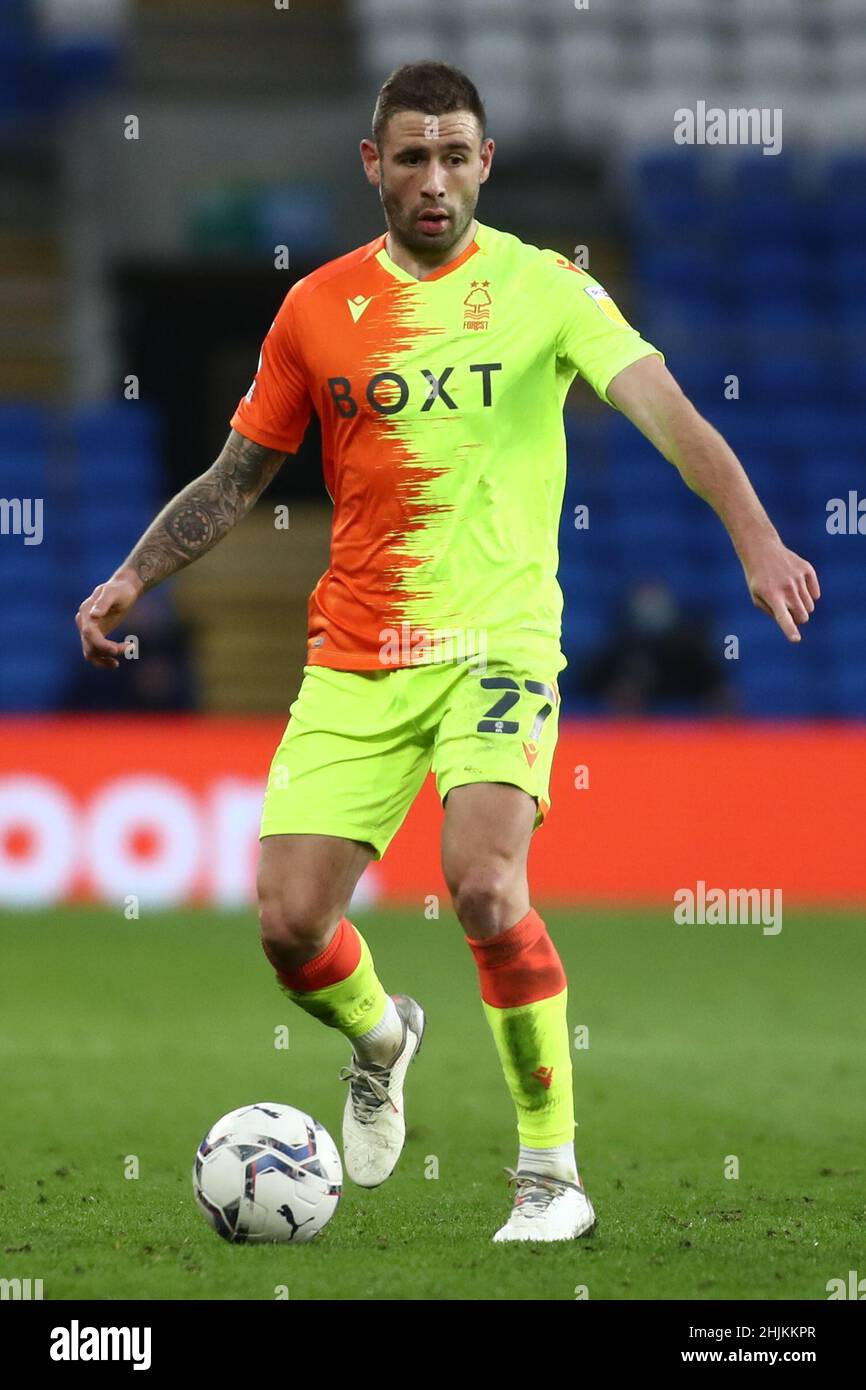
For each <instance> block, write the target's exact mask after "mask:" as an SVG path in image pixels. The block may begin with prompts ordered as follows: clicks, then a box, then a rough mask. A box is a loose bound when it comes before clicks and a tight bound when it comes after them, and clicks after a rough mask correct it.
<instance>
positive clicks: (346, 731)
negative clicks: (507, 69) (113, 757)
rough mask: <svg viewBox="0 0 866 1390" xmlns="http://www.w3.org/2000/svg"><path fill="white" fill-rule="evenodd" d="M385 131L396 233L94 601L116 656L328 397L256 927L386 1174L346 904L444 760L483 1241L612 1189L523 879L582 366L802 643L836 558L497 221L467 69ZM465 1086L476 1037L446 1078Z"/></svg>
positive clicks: (320, 302)
mask: <svg viewBox="0 0 866 1390" xmlns="http://www.w3.org/2000/svg"><path fill="white" fill-rule="evenodd" d="M372 135H373V138H372V139H370V140H367V139H365V140H363V141H362V142H361V146H360V153H361V158H362V161H363V166H364V172H365V174H366V176H367V179H368V180H369V182H370V183H371V184H372V185H373V187H374V188H377V189H378V190H379V196H380V199H381V201H382V206H383V209H384V213H385V221H386V224H387V231H386V232H384V233H383V234H381V235H379V236H377V237H375V238H374V240H373V241H371V242H369V243H368V244H367V245H366V246H361V247H358V248H357V249H356V250H353V251H350V252H349V253H348V254H347V255H344V256H340V257H338V258H337V259H336V260H332V261H329V262H328V263H327V264H325V265H323V266H321V267H320V268H319V269H318V270H315V271H314V272H313V273H312V274H310V275H308V276H306V277H305V278H304V279H302V280H300V281H298V283H297V284H295V285H293V286H292V288H291V289H290V290H289V293H288V294H287V295H286V298H285V300H284V302H283V304H282V306H281V308H280V310H279V312H278V313H277V316H276V319H275V320H274V323H273V325H272V327H271V329H270V331H269V332H268V334H267V336H266V337H265V339H264V344H263V346H262V351H261V356H260V360H259V365H258V370H257V372H256V376H255V379H254V381H253V383H252V385H251V386H250V389H249V391H248V392H247V393H246V395H245V396H244V397H243V399H242V400H241V401H240V403H239V405H238V407H237V410H236V411H235V413H234V415H233V416H232V419H231V433H230V434H229V437H228V439H227V441H226V444H225V446H224V448H223V450H222V453H221V454H220V456H219V458H218V459H217V460H216V462H215V463H214V464H213V465H212V467H211V468H210V469H208V471H207V472H205V473H203V474H202V475H201V476H200V477H199V478H197V479H195V481H193V482H191V483H190V484H189V485H188V486H187V487H186V488H185V489H184V490H183V491H182V492H181V493H179V494H178V496H177V497H175V498H174V500H173V501H171V502H169V503H168V505H167V506H166V507H165V508H164V510H163V511H162V512H161V513H160V515H159V516H158V517H157V518H156V520H155V521H154V522H153V524H152V525H151V526H150V528H149V529H148V530H147V532H146V533H145V534H144V536H143V537H142V538H141V540H140V541H139V543H138V544H137V546H136V547H135V549H134V550H133V551H132V553H131V554H130V556H129V557H128V559H127V560H126V561H125V562H124V563H123V564H122V565H121V567H120V568H119V569H118V570H117V572H116V573H115V575H114V576H113V577H112V578H111V579H110V580H109V581H108V582H107V583H106V584H101V585H99V586H98V587H97V588H96V589H95V590H94V592H93V593H92V594H91V595H90V597H89V598H88V599H86V600H85V602H84V603H83V604H82V606H81V608H80V610H79V613H78V616H77V622H78V626H79V629H80V633H81V639H82V644H83V650H84V654H85V656H86V657H87V658H88V660H90V661H91V662H93V663H94V664H95V665H97V666H104V667H117V666H118V664H119V657H120V656H121V654H122V652H123V645H122V643H119V642H113V641H110V640H108V638H107V636H106V634H107V633H108V632H110V631H111V630H112V629H113V628H114V627H115V626H116V625H117V623H118V622H120V621H121V619H123V618H124V617H125V615H126V614H127V613H128V612H129V610H130V608H131V607H132V605H133V604H134V602H135V601H136V599H137V598H138V596H139V595H140V594H141V593H142V592H143V591H144V590H146V589H150V588H151V587H152V586H153V585H155V584H158V583H159V582H160V581H161V580H163V579H166V578H167V577H168V576H169V575H172V574H174V573H176V571H178V570H180V569H181V568H182V567H183V566H185V565H187V564H189V563H190V562H191V561H193V560H195V559H197V558H198V556H199V555H202V554H203V553H204V552H205V551H207V550H209V549H210V548H211V546H213V545H214V544H215V543H216V542H217V541H218V540H219V539H220V538H221V537H222V536H224V535H225V534H226V532H227V531H228V530H229V529H230V528H231V527H232V526H234V525H235V524H236V523H237V522H238V521H239V520H240V518H241V517H242V516H243V515H244V514H245V513H246V512H247V511H248V510H249V508H250V507H251V506H252V505H253V503H254V502H255V500H256V499H257V497H258V496H259V494H260V493H261V492H262V491H263V490H264V488H265V487H266V486H267V485H268V483H269V482H270V481H271V479H272V478H273V477H274V474H275V473H276V472H277V470H278V468H279V467H280V465H281V464H282V463H283V460H284V459H285V458H286V456H287V455H289V454H292V453H294V452H295V451H296V450H297V449H298V447H299V445H300V443H301V440H302V439H303V436H304V432H305V430H306V428H307V425H308V422H309V419H310V415H311V412H312V411H313V410H316V411H317V413H318V415H319V418H320V420H321V424H322V441H323V469H324V478H325V483H326V486H327V489H328V493H329V494H330V496H331V499H332V501H333V504H334V516H333V530H332V541H331V555H330V565H329V567H328V569H327V571H326V573H325V574H324V575H323V576H322V578H321V579H320V580H319V582H318V584H317V585H316V587H315V590H314V592H313V594H312V596H311V598H310V603H309V629H308V650H307V664H306V665H305V667H304V676H303V680H302V682H301V686H300V690H299V692H298V695H297V698H296V699H295V701H294V703H293V704H292V706H291V709H290V716H291V717H290V719H289V723H288V726H287V728H286V731H285V734H284V736H283V740H282V742H281V743H280V745H279V747H278V749H277V751H276V754H275V756H274V759H273V763H272V767H271V772H270V776H269V779H268V786H267V791H266V795H265V803H264V812H263V817H262V824H261V836H262V840H261V857H260V868H259V875H258V895H259V904H260V920H261V929H262V942H263V947H264V950H265V953H266V954H267V956H268V959H269V960H270V961H271V963H272V965H273V966H274V969H275V971H276V974H277V977H278V979H279V981H280V983H281V984H282V986H283V988H284V989H285V990H286V991H287V992H288V993H289V995H290V997H291V998H292V999H293V1000H294V1001H295V1003H296V1004H298V1005H299V1006H300V1007H301V1008H302V1009H304V1010H305V1011H306V1012H307V1013H309V1014H311V1015H312V1016H313V1017H315V1018H318V1019H320V1020H321V1021H322V1023H324V1024H325V1025H326V1026H327V1027H330V1028H336V1029H338V1030H339V1031H340V1032H341V1033H342V1034H343V1035H344V1036H345V1037H346V1038H347V1039H348V1040H349V1042H350V1043H351V1047H352V1057H351V1062H350V1064H349V1065H348V1066H347V1067H345V1068H344V1069H343V1070H342V1071H341V1072H340V1077H341V1078H342V1079H344V1080H347V1081H348V1082H349V1083H350V1084H349V1088H348V1093H347V1097H346V1105H345V1113H344V1121H343V1141H344V1151H345V1160H346V1168H347V1171H348V1174H349V1176H350V1177H351V1178H352V1179H353V1180H354V1181H355V1182H356V1183H359V1184H360V1185H361V1186H364V1187H376V1186H378V1185H379V1184H380V1183H382V1182H383V1181H384V1180H385V1179H386V1178H387V1177H389V1176H390V1174H391V1172H392V1171H393V1169H394V1166H395V1164H396V1162H397V1159H398V1158H399V1155H400V1152H401V1149H402V1147H403V1141H404V1137H405V1119H404V1106H403V1087H404V1082H405V1078H406V1072H407V1068H408V1066H409V1063H410V1062H411V1060H412V1059H413V1057H414V1056H415V1055H416V1053H417V1051H418V1049H419V1047H420V1045H421V1040H422V1037H423V1034H424V1026H425V1020H424V1012H423V1010H422V1008H421V1006H420V1005H419V1004H418V1002H417V1001H415V1000H414V999H411V998H409V997H408V996H406V995H403V994H393V995H391V994H388V993H386V991H385V988H384V986H383V984H382V983H381V982H380V980H379V977H378V975H377V973H376V967H375V964H374V961H373V958H372V956H371V953H370V950H369V947H368V945H367V943H366V942H365V940H364V939H363V937H362V936H361V934H360V932H359V931H358V929H357V927H356V926H355V925H354V924H353V923H352V922H351V921H350V920H349V918H348V917H347V916H346V915H345V913H346V911H347V909H348V906H349V903H350V900H351V897H352V893H353V890H354V888H355V885H356V884H357V882H358V879H359V877H360V875H361V874H362V873H363V871H364V869H365V867H366V866H367V864H368V863H369V862H370V860H371V859H381V857H382V855H383V854H384V853H385V851H386V849H387V847H388V845H389V843H390V841H391V839H392V838H393V836H394V834H395V833H396V831H397V830H398V828H399V826H400V825H401V823H402V821H403V819H404V817H405V816H406V813H407V811H408V809H409V806H410V805H411V803H412V801H413V800H414V798H415V796H416V795H417V793H418V791H419V789H420V787H421V785H422V783H423V782H424V779H425V777H426V776H427V773H428V771H429V770H430V769H431V766H432V770H433V772H434V773H435V777H436V786H437V791H438V794H439V796H440V798H441V801H442V804H443V807H444V819H443V830H442V865H443V871H444V876H445V879H446V882H447V884H448V888H449V890H450V893H451V896H452V901H453V904H454V909H455V912H456V915H457V917H458V919H459V921H460V923H461V926H462V928H463V931H464V933H465V935H466V939H467V942H468V946H469V949H470V950H471V952H472V955H473V957H474V959H475V963H476V965H477V968H478V977H479V983H480V993H481V998H482V1001H483V1007H484V1011H485V1014H486V1016H487V1019H488V1022H489V1024H490V1028H491V1030H492V1033H493V1039H494V1043H495V1046H496V1050H497V1052H498V1055H499V1059H500V1062H501V1065H502V1070H503V1073H504V1077H505V1082H506V1084H507V1086H508V1089H509V1091H510V1093H511V1096H512V1098H513V1102H514V1106H515V1110H516V1115H517V1132H518V1143H519V1152H518V1159H517V1166H516V1169H514V1170H512V1169H506V1171H507V1172H509V1173H510V1174H511V1177H510V1185H512V1186H513V1189H514V1190H513V1193H512V1196H513V1208H512V1210H511V1212H510V1214H509V1216H508V1219H507V1220H506V1222H505V1224H504V1225H503V1226H502V1227H501V1229H500V1230H498V1231H497V1232H496V1233H495V1234H494V1236H493V1239H494V1240H496V1241H512V1240H533V1241H555V1240H567V1239H572V1238H575V1237H578V1236H581V1235H585V1234H587V1233H588V1232H590V1231H591V1230H592V1229H593V1228H594V1225H595V1212H594V1210H593V1207H592V1203H591V1202H590V1200H589V1197H588V1196H587V1193H586V1191H585V1190H584V1186H583V1182H582V1180H581V1173H580V1171H579V1168H578V1164H577V1161H576V1158H575V1152H574V1129H575V1121H574V1101H573V1095H572V1071H571V1058H570V1048H569V1030H568V1026H567V1021H566V1000H567V989H566V977H565V973H564V971H563V967H562V963H561V961H560V958H559V955H558V953H557V950H556V947H555V945H554V943H553V941H552V940H551V938H550V936H549V935H548V932H547V929H546V926H545V923H544V921H543V920H542V918H541V917H540V916H539V914H538V912H537V911H536V910H535V909H534V908H533V907H532V906H531V903H530V894H529V887H528V883H527V852H528V847H529V843H530V839H531V836H532V834H533V831H534V830H536V829H537V828H539V827H540V826H541V824H542V822H543V820H544V818H545V816H546V814H547V813H548V811H549V809H550V789H549V784H550V769H551V762H552V759H553V751H554V747H555V744H556V738H557V724H558V717H559V706H560V698H559V690H558V687H557V675H558V673H559V672H560V671H561V670H562V668H563V667H564V665H565V659H564V657H563V655H562V651H561V648H560V627H561V612H562V594H561V591H560V588H559V585H558V583H557V579H556V572H557V562H558V555H557V531H558V523H559V517H560V511H561V507H562V498H563V490H564V479H565V462H566V451H565V438H564V431H563V421H562V407H563V401H564V398H565V395H566V392H567V390H568V387H569V385H570V384H571V382H572V381H573V379H574V377H575V375H577V374H580V376H582V377H583V378H584V379H585V380H586V381H587V382H588V383H589V385H590V386H591V387H592V388H593V390H595V391H596V393H597V394H598V395H599V396H600V397H601V399H602V400H604V401H606V402H607V403H609V404H610V405H612V406H614V407H615V408H616V409H618V410H620V411H622V412H623V414H625V415H626V416H627V417H628V418H629V419H630V420H631V421H632V422H633V423H634V424H635V425H636V426H637V428H638V429H640V430H641V431H642V432H643V433H644V434H645V435H646V436H647V438H648V439H650V440H651V441H652V443H653V444H654V445H655V446H656V447H657V448H658V450H659V451H660V452H661V453H662V454H663V455H664V457H665V458H666V459H668V460H669V461H670V462H671V463H672V464H674V465H675V466H676V468H677V469H678V470H679V472H680V474H681V475H682V477H683V479H684V481H685V482H686V484H687V485H688V486H689V487H690V488H692V489H693V490H694V491H695V492H697V493H699V494H700V495H701V496H702V497H704V498H705V499H706V501H707V502H708V503H709V504H710V505H711V506H712V507H713V508H714V509H715V511H716V512H717V513H718V515H719V517H720V518H721V520H722V522H723V523H724V525H725V526H726V527H727V530H728V532H729V533H730V537H731V540H732V542H733V545H734V548H735V550H736V553H737V555H738V557H739V559H740V561H741V563H742V566H743V570H744V573H745V579H746V584H747V586H748V590H749V593H750V595H751V597H752V600H753V602H754V603H755V604H756V605H758V606H759V607H761V608H763V609H764V610H765V611H766V612H767V613H768V614H769V615H770V616H771V617H773V618H774V619H775V620H776V622H777V623H778V624H779V626H780V627H781V629H782V631H783V633H784V634H785V635H786V636H787V637H788V638H789V639H790V640H791V641H799V639H800V634H799V632H798V630H797V629H798V625H800V624H802V623H805V622H808V619H809V614H810V613H811V612H812V611H813V609H814V605H815V600H816V599H817V598H818V597H819V589H818V583H817V579H816V577H815V573H814V570H813V569H812V567H811V565H809V564H808V563H806V562H805V561H804V560H802V559H800V558H799V557H798V556H797V555H795V554H794V553H793V552H792V551H790V550H787V549H786V548H785V546H784V545H783V543H782V541H781V540H780V538H779V535H778V533H777V532H776V530H775V528H774V527H773V525H772V523H771V521H770V520H769V518H768V516H767V514H766V512H765V511H764V509H763V507H762V506H761V504H760V502H759V500H758V498H757V497H756V495H755V492H754V491H753V489H752V487H751V484H750V483H749V481H748V479H747V477H746V475H745V473H744V471H743V469H742V467H741V466H740V464H739V463H738V461H737V459H736V458H735V457H734V455H733V454H732V452H731V450H730V449H729V448H728V446H727V444H726V443H725V442H724V440H723V439H722V438H721V437H720V435H719V434H718V433H717V432H716V430H714V429H713V428H712V427H711V426H710V425H709V424H708V423H707V422H706V421H705V420H704V419H702V417H701V416H700V415H699V414H698V413H697V411H696V410H695V409H694V407H693V406H692V405H691V404H690V403H689V401H688V400H687V399H686V397H685V396H684V395H683V393H682V391H681V390H680V388H679V387H678V385H677V383H676V382H675V381H674V380H673V378H672V377H671V375H670V373H669V372H668V370H667V368H666V367H665V365H664V361H663V358H662V355H661V353H660V352H659V351H658V350H657V349H656V348H654V347H653V346H652V345H651V344H650V343H647V342H645V341H644V340H643V339H642V338H641V337H640V335H639V334H638V332H637V331H636V330H635V329H634V328H632V327H630V326H629V325H628V324H627V323H626V321H625V320H624V319H623V317H622V315H621V314H620V313H619V311H618V309H617V308H616V306H615V305H614V304H613V302H612V301H611V299H610V298H609V297H608V296H607V294H606V293H605V291H604V289H603V288H602V287H601V285H599V284H598V283H597V281H596V280H594V279H593V277H592V276H591V275H588V274H586V273H585V272H584V271H582V270H580V269H578V268H577V267H576V266H574V265H573V264H571V263H570V262H569V260H568V259H567V258H566V257H565V256H562V255H559V254H557V253H556V252H555V251H551V250H541V249H539V248H537V247H535V246H531V245H528V244H526V243H524V242H523V241H521V240H519V239H518V238H517V237H515V236H512V235H510V234H509V233H507V232H503V231H500V230H498V229H496V228H494V227H490V226H486V225H484V224H483V223H479V222H478V221H477V220H476V218H475V215H474V214H475V207H476V204H477V201H478V196H479V189H480V186H481V184H483V183H485V182H486V181H487V179H488V178H489V177H490V171H491V165H492V160H493V153H494V143H493V140H492V139H490V138H488V136H487V133H486V121H485V112H484V107H483V105H482V102H481V100H480V98H479V95H478V92H477V91H476V88H475V86H474V85H473V83H472V82H471V81H469V79H468V78H467V77H465V76H464V75H463V74H462V73H460V72H459V71H457V70H456V69H454V68H452V67H449V66H448V65H446V64H443V63H434V62H423V63H413V64H406V65H404V66H402V67H400V68H398V69H397V70H396V71H395V72H394V73H392V74H391V76H390V77H389V78H388V80H387V81H386V82H385V84H384V85H383V87H382V89H381V91H380V92H379V96H378V100H377V103H376V108H375V112H374V116H373V128H372ZM467 1083H468V1084H469V1085H470V1086H471V1085H472V1073H471V1061H467V1070H466V1074H465V1075H464V1076H462V1077H461V1078H459V1080H458V1079H455V1085H456V1084H462V1085H465V1084H467Z"/></svg>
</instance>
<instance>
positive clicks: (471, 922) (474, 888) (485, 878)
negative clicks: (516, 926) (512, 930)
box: [449, 864, 514, 936]
mask: <svg viewBox="0 0 866 1390" xmlns="http://www.w3.org/2000/svg"><path fill="white" fill-rule="evenodd" d="M449 887H450V888H451V899H452V902H453V904H454V911H455V912H456V913H457V916H458V918H459V920H460V923H461V926H463V928H464V929H465V930H466V931H467V932H468V933H469V935H470V936H471V935H472V932H473V930H474V931H480V932H483V933H484V934H485V935H487V934H488V933H490V932H498V931H504V930H505V928H506V927H508V926H510V925H511V922H510V920H509V914H510V912H511V903H512V900H513V898H514V881H513V875H512V874H511V873H510V872H509V870H508V868H507V867H506V866H505V865H500V864H495V865H494V864H491V865H489V866H485V865H478V866H474V867H473V868H471V869H468V870H467V871H466V872H465V873H463V874H461V875H460V876H459V878H458V879H457V880H456V881H455V882H454V883H453V884H449Z"/></svg>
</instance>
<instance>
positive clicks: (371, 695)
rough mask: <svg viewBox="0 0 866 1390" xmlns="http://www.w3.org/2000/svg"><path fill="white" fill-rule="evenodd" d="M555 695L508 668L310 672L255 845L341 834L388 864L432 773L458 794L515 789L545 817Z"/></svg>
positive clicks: (531, 675)
mask: <svg viewBox="0 0 866 1390" xmlns="http://www.w3.org/2000/svg"><path fill="white" fill-rule="evenodd" d="M559 705H560V696H559V687H558V685H557V683H556V678H555V677H551V676H550V675H549V674H547V673H546V672H544V671H536V670H534V669H528V668H527V669H523V668H522V667H520V666H519V665H517V664H516V663H515V662H514V661H513V660H509V661H508V662H506V663H494V662H493V661H490V660H488V663H487V667H486V669H485V668H482V667H481V666H480V665H479V664H478V663H477V662H473V661H472V660H471V659H461V660H459V661H443V662H428V663H423V664H420V663H419V664H416V665H414V666H401V667H395V668H392V669H391V670H386V671H333V670H331V669H330V668H329V667H326V666H305V667H304V678H303V680H302V681H301V686H300V690H299V691H298V695H297V698H296V700H295V701H294V703H293V704H292V705H291V707H290V710H289V722H288V724H287V726H286V731H285V733H284V735H283V738H282V742H281V743H280V745H279V747H278V748H277V751H276V753H275V754H274V759H273V762H272V763H271V770H270V774H269V776H268V786H267V791H266V793H265V804H264V809H263V812H262V822H261V830H260V834H261V836H262V837H263V838H264V836H266V835H293V834H294V835H340V836H343V837H345V838H346V839H350V840H361V841H365V842H368V843H369V844H371V845H372V846H373V848H374V850H375V857H376V858H377V859H381V858H382V856H383V854H384V853H385V850H386V849H387V848H388V845H389V844H390V843H391V840H392V839H393V838H394V836H395V835H396V833H397V831H398V830H399V829H400V826H401V825H402V824H403V821H404V819H405V817H406V814H407V812H408V810H409V807H410V806H411V805H412V802H413V801H414V800H415V797H416V796H417V795H418V792H419V791H420V790H421V787H422V785H423V783H424V779H425V777H426V776H427V773H428V772H429V771H430V769H431V767H432V769H433V772H434V774H435V777H436V790H437V792H438V794H439V797H440V800H441V801H442V803H443V805H444V802H445V798H446V797H447V795H448V793H449V791H450V790H451V788H452V787H459V786H461V785H464V784H466V783H470V782H509V783H511V784H513V785H514V786H517V787H522V788H523V790H524V791H526V792H528V793H529V795H530V796H532V797H534V799H535V803H536V807H537V808H538V809H537V815H536V818H535V825H534V827H533V829H536V830H537V829H538V827H539V826H540V825H541V824H542V822H543V821H544V818H545V816H546V815H547V812H548V810H549V809H550V769H551V765H552V763H553V753H554V749H555V747H556V740H557V736H558V733H559Z"/></svg>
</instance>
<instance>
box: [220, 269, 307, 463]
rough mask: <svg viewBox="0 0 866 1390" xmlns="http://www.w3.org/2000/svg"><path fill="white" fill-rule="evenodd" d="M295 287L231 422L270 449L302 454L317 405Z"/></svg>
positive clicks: (273, 326)
mask: <svg viewBox="0 0 866 1390" xmlns="http://www.w3.org/2000/svg"><path fill="white" fill-rule="evenodd" d="M296 288H297V286H294V287H293V289H292V290H290V291H289V293H288V294H287V295H286V297H285V299H284V300H283V303H282V305H281V307H280V311H279V313H278V314H277V317H276V318H275V319H274V321H273V323H272V324H271V327H270V329H269V331H268V334H267V336H266V337H265V341H264V342H263V343H262V350H261V352H260V353H259V364H258V367H257V368H256V375H255V377H254V379H253V384H252V386H251V387H250V389H249V391H247V394H246V395H245V396H244V397H243V399H242V400H241V401H240V402H239V403H238V408H237V410H236V411H235V413H234V415H233V416H232V418H231V421H230V424H231V427H232V429H235V430H237V432H238V434H242V435H245V436H246V438H247V439H252V440H253V441H254V442H255V443H256V444H263V445H264V446H265V448H268V449H282V450H284V451H285V452H286V453H287V454H293V453H296V452H297V450H298V449H299V447H300V445H301V441H302V440H303V438H304V435H305V434H306V432H307V426H308V424H309V423H310V415H311V413H312V407H313V403H312V400H311V399H310V393H309V390H308V388H307V381H306V377H305V375H304V369H303V364H302V361H301V356H300V353H299V352H298V347H297V337H296V324H295V305H294V297H293V294H294V289H296Z"/></svg>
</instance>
